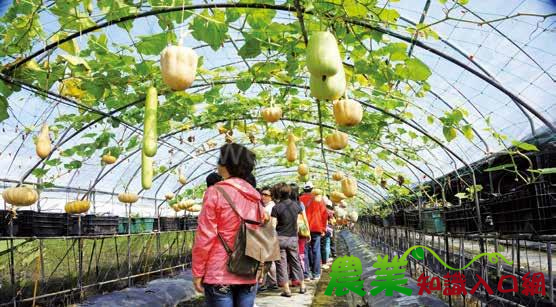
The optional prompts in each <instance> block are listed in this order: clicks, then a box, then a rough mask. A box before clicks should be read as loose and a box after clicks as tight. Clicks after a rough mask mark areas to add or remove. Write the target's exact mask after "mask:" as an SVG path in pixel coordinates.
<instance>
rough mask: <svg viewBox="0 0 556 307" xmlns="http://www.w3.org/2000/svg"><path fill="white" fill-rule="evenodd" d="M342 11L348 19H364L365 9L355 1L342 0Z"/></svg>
mask: <svg viewBox="0 0 556 307" xmlns="http://www.w3.org/2000/svg"><path fill="white" fill-rule="evenodd" d="M343 6H344V9H345V10H346V13H347V15H348V16H349V17H365V16H366V15H367V8H366V7H365V6H364V5H362V4H360V3H359V2H358V1H357V0H344V5H343Z"/></svg>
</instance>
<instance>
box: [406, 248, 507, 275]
mask: <svg viewBox="0 0 556 307" xmlns="http://www.w3.org/2000/svg"><path fill="white" fill-rule="evenodd" d="M418 248H424V249H426V250H428V251H429V253H431V254H432V255H433V256H434V258H436V259H437V260H438V262H440V263H442V265H444V267H446V268H448V269H450V270H453V271H461V270H463V269H466V268H467V267H469V266H470V265H471V264H472V263H473V262H475V261H477V260H479V259H480V258H481V257H483V256H487V257H488V261H489V262H490V263H493V264H496V263H498V260H500V259H502V261H504V262H505V263H506V264H508V265H512V264H513V262H512V261H508V260H507V259H506V258H505V257H504V256H503V255H502V254H500V253H482V254H479V255H477V256H475V257H473V259H471V261H470V262H469V263H468V264H467V265H465V266H464V267H462V268H459V269H456V268H453V267H451V266H449V265H448V264H446V263H445V262H444V261H443V260H442V258H440V256H438V255H437V254H436V253H435V252H434V251H433V250H432V249H430V248H428V247H426V246H423V245H415V246H412V247H410V248H409V249H408V250H406V251H405V253H404V254H403V255H402V257H401V258H400V260H405V259H406V258H407V256H409V254H410V253H411V251H412V250H415V249H418Z"/></svg>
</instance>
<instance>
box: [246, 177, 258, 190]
mask: <svg viewBox="0 0 556 307" xmlns="http://www.w3.org/2000/svg"><path fill="white" fill-rule="evenodd" d="M245 181H247V182H249V183H250V184H251V185H252V186H253V187H254V188H255V189H256V188H257V179H256V178H255V175H253V173H251V174H249V175H248V176H247V178H245Z"/></svg>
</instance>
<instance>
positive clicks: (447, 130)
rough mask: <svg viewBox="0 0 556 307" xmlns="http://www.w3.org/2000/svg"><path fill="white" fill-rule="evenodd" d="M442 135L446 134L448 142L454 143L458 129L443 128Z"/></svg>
mask: <svg viewBox="0 0 556 307" xmlns="http://www.w3.org/2000/svg"><path fill="white" fill-rule="evenodd" d="M442 133H443V134H444V138H446V141H448V142H450V141H452V140H453V139H455V138H456V136H457V134H456V133H457V132H456V129H454V128H453V127H446V126H444V127H443V128H442Z"/></svg>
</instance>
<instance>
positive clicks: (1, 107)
mask: <svg viewBox="0 0 556 307" xmlns="http://www.w3.org/2000/svg"><path fill="white" fill-rule="evenodd" d="M9 117H10V115H9V114H8V100H7V99H6V97H4V96H3V95H1V94H0V123H1V122H3V121H5V120H6V119H8V118H9Z"/></svg>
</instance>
